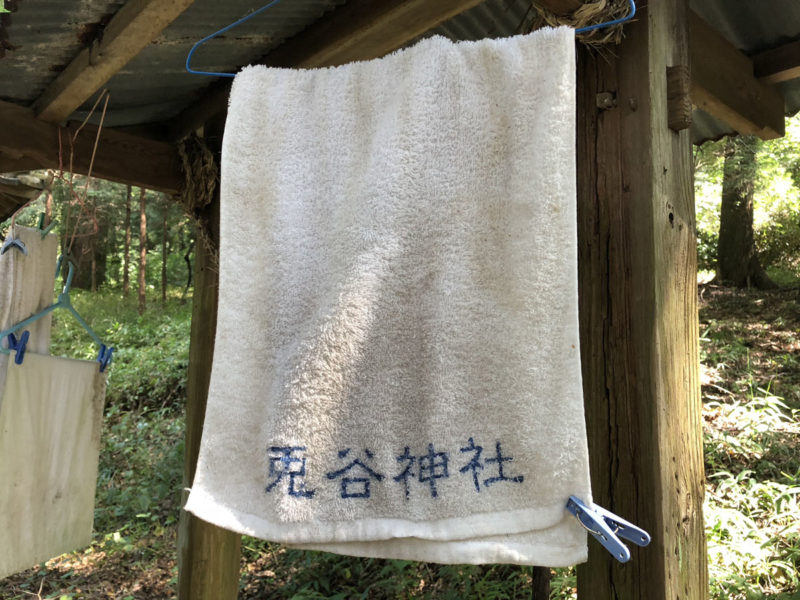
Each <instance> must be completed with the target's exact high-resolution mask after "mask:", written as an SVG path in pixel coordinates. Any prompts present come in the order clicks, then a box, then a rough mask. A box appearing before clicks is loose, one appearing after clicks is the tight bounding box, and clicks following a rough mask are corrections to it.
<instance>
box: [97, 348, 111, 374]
mask: <svg viewBox="0 0 800 600" xmlns="http://www.w3.org/2000/svg"><path fill="white" fill-rule="evenodd" d="M112 354H114V348H113V347H108V346H106V345H105V344H100V353H99V354H98V355H97V362H99V363H100V372H101V373H103V372H104V371H105V370H106V367H107V366H108V365H109V364H110V363H111V355H112Z"/></svg>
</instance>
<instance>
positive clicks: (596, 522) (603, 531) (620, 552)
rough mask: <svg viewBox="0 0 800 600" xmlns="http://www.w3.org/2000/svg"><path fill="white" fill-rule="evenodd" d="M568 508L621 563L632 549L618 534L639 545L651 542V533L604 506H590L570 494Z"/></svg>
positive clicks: (629, 556)
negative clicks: (629, 548)
mask: <svg viewBox="0 0 800 600" xmlns="http://www.w3.org/2000/svg"><path fill="white" fill-rule="evenodd" d="M567 510H568V511H569V512H570V513H572V514H573V515H574V516H575V518H577V519H578V522H579V523H580V524H581V525H582V526H583V528H584V529H586V531H588V532H589V533H591V534H592V537H594V538H595V539H596V540H597V541H598V542H600V544H602V546H603V548H605V549H606V550H608V551H609V552H610V553H611V555H612V556H613V557H614V558H616V559H617V560H618V561H619V562H621V563H626V562H628V561H629V560H630V559H631V551H630V550H628V547H627V546H625V544H623V543H622V542H621V541H620V540H619V538H618V537H617V536H619V537H621V538H622V539H625V540H628V541H629V542H632V543H634V544H636V545H637V546H647V544H649V543H650V535H649V534H648V533H647V532H646V531H645V530H644V529H640V528H638V527H637V526H636V525H634V524H633V523H629V522H628V521H626V520H624V519H621V518H620V517H618V516H617V515H615V514H614V513H612V512H609V511H607V510H606V509H605V508H603V507H602V506H597V505H596V504H595V505H593V506H592V508H589V507H588V506H586V504H584V503H583V502H582V501H581V500H580V499H579V498H576V497H575V496H570V497H569V501H568V502H567Z"/></svg>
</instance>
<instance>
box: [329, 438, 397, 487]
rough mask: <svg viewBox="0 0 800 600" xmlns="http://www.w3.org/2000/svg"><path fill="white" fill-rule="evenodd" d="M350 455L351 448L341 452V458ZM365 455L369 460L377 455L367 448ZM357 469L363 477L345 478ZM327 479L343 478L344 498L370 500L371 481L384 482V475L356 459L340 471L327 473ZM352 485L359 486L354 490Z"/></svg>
mask: <svg viewBox="0 0 800 600" xmlns="http://www.w3.org/2000/svg"><path fill="white" fill-rule="evenodd" d="M348 454H350V448H347V449H345V450H339V458H346V457H347V455H348ZM364 455H365V456H366V457H367V460H372V459H373V458H375V455H374V454H372V452H370V451H369V449H366V448H365V449H364ZM356 469H357V470H358V472H359V473H361V477H353V476H352V475H350V476H348V477H345V476H344V475H345V474H346V473H350V472H351V471H354V470H356ZM365 475H366V477H365ZM325 477H327V478H328V479H338V478H339V477H341V478H342V489H341V496H342V498H369V482H370V479H374V480H375V481H383V475H381V474H380V473H376V472H375V471H373V470H372V469H370V468H369V467H368V466H367V465H365V464H364V463H363V462H362V461H361V459H360V458H356V459H355V460H353V461H351V462H350V464H348V465H347V466H346V467H344V468H342V469H339V470H338V471H333V472H331V473H325ZM352 484H358V485H356V486H355V488H354V487H353V486H352Z"/></svg>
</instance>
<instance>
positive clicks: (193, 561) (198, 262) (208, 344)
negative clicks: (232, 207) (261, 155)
mask: <svg viewBox="0 0 800 600" xmlns="http://www.w3.org/2000/svg"><path fill="white" fill-rule="evenodd" d="M217 131H218V132H219V134H218V136H216V138H210V139H208V141H209V144H212V147H218V145H219V144H220V143H221V141H222V136H221V132H222V128H221V127H219V128H218V129H217ZM207 210H208V222H209V224H210V227H211V232H210V233H211V238H212V239H211V241H212V243H213V244H214V245H215V246H216V247H218V244H219V186H217V192H216V193H215V196H214V202H213V203H212V205H211V206H209V207H208V208H207ZM194 281H195V283H194V296H193V300H192V302H193V306H192V338H191V345H190V349H189V374H188V381H187V390H186V391H187V402H186V449H185V453H184V472H183V483H184V485H183V487H184V488H188V487H190V486H191V485H192V480H193V479H194V473H195V469H196V467H197V456H198V454H199V452H200V438H201V436H202V433H203V420H204V419H205V413H206V400H207V399H208V384H209V381H210V379H211V362H212V358H213V355H214V339H215V335H216V329H217V292H218V288H219V272H218V265H217V264H215V259H214V257H213V254H212V252H211V251H210V249H209V248H208V247H207V245H206V244H205V243H204V242H203V240H202V239H200V237H199V236H198V241H197V247H196V258H195V280H194ZM186 496H187V495H186V493H185V492H184V498H183V502H182V504H185V502H186ZM240 557H241V536H239V535H238V534H236V533H233V532H231V531H227V530H225V529H222V528H220V527H217V526H215V525H211V524H210V523H207V522H205V521H203V520H201V519H198V518H197V517H195V516H194V515H192V514H190V513H187V512H186V511H184V510H181V515H180V524H179V528H178V599H179V600H233V599H235V598H236V596H237V594H238V591H239V561H240Z"/></svg>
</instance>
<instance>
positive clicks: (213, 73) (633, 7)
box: [186, 0, 636, 79]
mask: <svg viewBox="0 0 800 600" xmlns="http://www.w3.org/2000/svg"><path fill="white" fill-rule="evenodd" d="M278 2H280V0H272V2H270V3H268V4H266V5H264V6H262V7H261V8H259V9H258V10H255V11H253V12H251V13H250V14H249V15H247V16H245V17H242V18H241V19H239V20H238V21H234V22H233V23H231V24H230V25H227V26H225V27H223V28H222V29H220V30H219V31H215V32H214V33H212V34H211V35H207V36H206V37H204V38H203V39H201V40H200V41H199V42H197V43H195V45H194V46H192V48H191V50H189V54H187V55H186V70H187V71H188V72H189V73H191V74H193V75H210V76H211V77H230V78H231V79H232V78H234V77H236V74H235V73H218V72H216V71H198V70H196V69H193V68H192V66H191V62H192V55H194V52H195V50H197V49H198V48H199V47H200V46H202V45H203V44H205V43H206V42H207V41H209V40H211V39H214V38H215V37H217V36H218V35H222V34H223V33H225V32H227V31H230V30H231V29H233V28H234V27H236V26H237V25H241V24H242V23H244V22H245V21H249V20H250V19H252V18H253V17H255V16H256V15H257V14H260V13H262V12H264V11H265V10H267V9H268V8H272V7H273V6H275V5H276V4H277V3H278ZM629 2H630V6H631V12H630V13H629V14H628V15H627V16H625V17H622V18H619V19H614V20H613V21H608V22H607V23H598V24H596V25H588V26H586V27H581V28H580V29H576V30H575V33H576V34H580V33H586V32H588V31H593V30H595V29H603V28H605V27H611V26H612V25H619V24H620V23H624V22H625V21H630V20H631V19H632V18H633V16H634V15H635V14H636V4H635V3H634V0H629Z"/></svg>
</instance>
